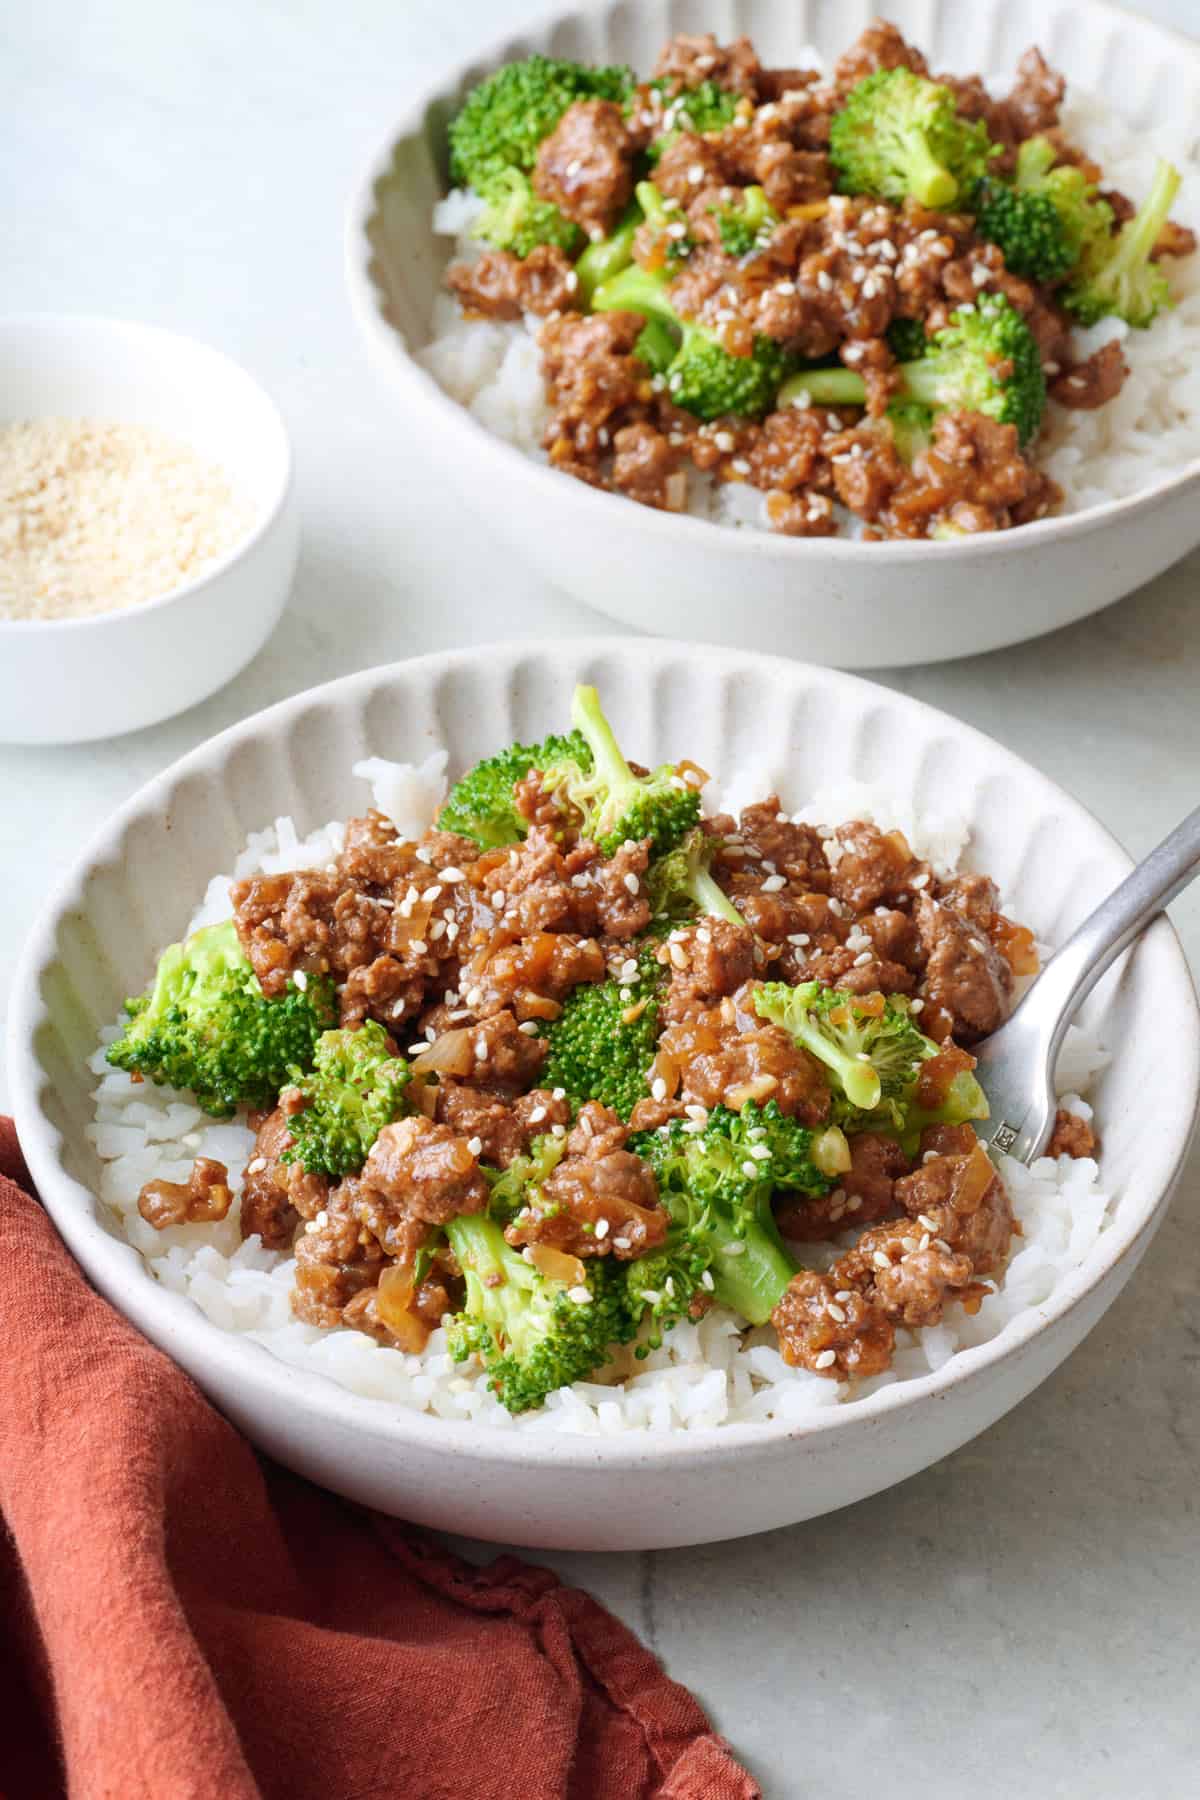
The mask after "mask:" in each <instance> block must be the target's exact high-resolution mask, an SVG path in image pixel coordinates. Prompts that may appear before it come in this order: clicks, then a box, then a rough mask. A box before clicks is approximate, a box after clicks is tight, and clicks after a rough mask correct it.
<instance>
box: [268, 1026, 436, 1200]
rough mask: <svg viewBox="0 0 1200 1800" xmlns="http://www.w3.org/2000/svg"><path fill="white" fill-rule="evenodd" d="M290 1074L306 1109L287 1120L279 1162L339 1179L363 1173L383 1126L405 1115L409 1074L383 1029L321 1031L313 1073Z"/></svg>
mask: <svg viewBox="0 0 1200 1800" xmlns="http://www.w3.org/2000/svg"><path fill="white" fill-rule="evenodd" d="M288 1074H289V1076H290V1078H291V1081H292V1084H293V1086H295V1087H296V1088H297V1089H298V1090H299V1092H300V1093H301V1094H302V1095H303V1097H304V1106H303V1108H302V1109H301V1110H299V1111H297V1112H295V1113H293V1114H292V1116H291V1117H290V1119H289V1121H288V1128H289V1130H290V1132H291V1136H292V1143H291V1147H290V1149H288V1150H285V1151H284V1153H283V1160H284V1162H298V1163H302V1164H303V1165H304V1167H305V1168H306V1169H307V1170H308V1172H309V1174H310V1175H332V1176H335V1177H336V1178H338V1179H340V1178H341V1177H342V1176H343V1175H353V1174H354V1172H355V1171H356V1170H357V1169H361V1168H362V1166H363V1164H364V1163H365V1162H366V1160H367V1155H368V1153H369V1151H370V1148H371V1145H372V1144H373V1143H374V1142H375V1139H376V1138H377V1137H378V1136H379V1133H380V1132H381V1131H382V1130H383V1128H384V1126H385V1125H390V1124H391V1122H392V1120H393V1119H398V1118H399V1117H400V1115H401V1114H402V1113H403V1112H404V1110H405V1090H406V1088H407V1087H408V1083H409V1079H410V1076H411V1071H410V1069H409V1066H408V1064H407V1063H406V1062H405V1060H404V1058H403V1057H402V1056H397V1055H396V1050H395V1046H394V1044H393V1043H392V1041H391V1039H390V1038H389V1037H388V1034H387V1032H386V1031H385V1030H384V1029H383V1026H382V1025H380V1024H377V1023H376V1021H375V1020H374V1019H367V1020H365V1021H364V1023H363V1024H362V1025H360V1026H359V1027H358V1029H357V1031H327V1032H325V1034H324V1036H323V1037H320V1038H318V1040H317V1046H316V1050H315V1051H314V1053H313V1061H312V1067H311V1069H310V1070H309V1071H307V1072H305V1070H303V1069H301V1068H298V1067H297V1068H293V1069H289V1071H288Z"/></svg>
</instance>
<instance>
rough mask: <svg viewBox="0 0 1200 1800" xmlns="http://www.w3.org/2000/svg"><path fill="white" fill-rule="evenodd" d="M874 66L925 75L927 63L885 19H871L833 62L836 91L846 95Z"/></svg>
mask: <svg viewBox="0 0 1200 1800" xmlns="http://www.w3.org/2000/svg"><path fill="white" fill-rule="evenodd" d="M876 69H912V70H913V71H914V73H915V74H917V75H928V73H929V64H928V63H927V62H926V61H925V58H924V57H923V56H922V55H921V52H920V51H919V50H918V49H916V47H915V46H914V45H912V44H910V43H908V42H907V41H906V39H905V38H904V37H903V36H902V35H901V33H900V32H899V31H898V30H897V29H896V27H895V26H894V25H892V24H891V23H890V22H889V21H888V20H887V19H873V20H872V21H871V23H870V24H869V25H868V26H867V28H866V30H865V31H864V32H863V33H862V34H861V36H860V37H858V38H857V39H856V40H855V42H854V43H853V44H851V46H850V48H849V50H847V51H845V52H844V53H843V54H842V55H841V56H839V57H838V59H837V61H836V63H835V64H834V65H833V79H834V84H835V86H836V87H837V89H838V92H839V93H840V94H842V95H845V94H848V93H849V92H850V90H851V89H852V88H856V87H857V86H858V84H859V82H860V81H863V80H865V78H866V77H867V76H868V75H873V74H874V73H875V71H876Z"/></svg>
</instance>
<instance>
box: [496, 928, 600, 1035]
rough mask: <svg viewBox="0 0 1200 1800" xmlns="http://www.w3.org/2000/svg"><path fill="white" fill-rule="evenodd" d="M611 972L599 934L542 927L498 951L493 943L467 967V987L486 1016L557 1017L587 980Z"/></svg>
mask: <svg viewBox="0 0 1200 1800" xmlns="http://www.w3.org/2000/svg"><path fill="white" fill-rule="evenodd" d="M606 973H607V970H606V967H605V962H604V952H603V950H602V949H601V947H600V945H599V944H598V943H597V942H596V940H595V939H594V938H576V937H573V936H571V934H570V933H569V932H565V931H539V932H535V933H534V934H533V935H532V936H531V937H522V938H517V939H516V940H515V941H513V942H511V943H506V944H502V945H501V946H500V947H499V948H498V949H497V948H492V947H491V945H490V944H489V945H487V946H485V947H484V949H483V950H481V951H480V952H479V953H478V955H477V956H475V957H473V958H472V959H471V961H470V962H468V963H466V964H465V965H464V967H463V973H462V986H463V989H464V992H465V993H466V995H467V996H468V1004H469V1005H470V1007H471V1010H472V1011H473V1012H474V1013H476V1014H477V1015H479V1016H480V1017H488V1016H490V1015H491V1014H493V1013H497V1012H501V1011H510V1012H511V1013H512V1014H513V1015H514V1017H515V1018H516V1019H517V1020H521V1021H523V1020H528V1019H546V1018H551V1019H553V1018H557V1016H558V1013H559V1010H560V1004H561V1002H562V1000H563V998H564V997H565V996H566V995H567V994H569V993H570V991H571V989H572V988H574V987H578V986H579V985H580V984H581V983H583V982H590V981H600V980H602V979H603V977H604V975H605V974H606Z"/></svg>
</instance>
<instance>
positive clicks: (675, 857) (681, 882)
mask: <svg viewBox="0 0 1200 1800" xmlns="http://www.w3.org/2000/svg"><path fill="white" fill-rule="evenodd" d="M719 848H720V841H719V839H717V838H713V837H709V836H708V834H707V833H706V832H705V831H703V830H701V828H700V826H698V825H695V826H693V827H692V829H691V831H689V832H688V834H687V836H686V837H685V838H684V840H683V842H682V843H681V844H677V845H676V847H675V849H674V850H672V851H671V852H670V853H669V854H668V855H667V856H660V857H659V858H658V860H657V862H653V863H651V865H650V868H649V870H648V871H647V874H646V892H647V897H648V898H649V901H650V906H651V909H652V911H653V913H654V916H655V918H662V919H668V920H675V919H687V918H691V917H693V916H694V915H695V914H696V913H705V914H708V915H709V916H710V917H712V918H717V919H727V920H728V921H729V923H730V924H731V925H741V924H743V923H744V920H743V919H742V915H741V913H740V912H739V911H738V909H737V907H736V906H735V905H734V904H733V901H732V900H731V899H730V898H729V895H728V894H727V893H726V892H725V891H724V889H723V888H721V887H719V886H718V884H717V882H716V881H715V880H714V879H713V876H712V873H711V870H712V860H713V857H714V856H715V855H716V853H717V851H718V849H719Z"/></svg>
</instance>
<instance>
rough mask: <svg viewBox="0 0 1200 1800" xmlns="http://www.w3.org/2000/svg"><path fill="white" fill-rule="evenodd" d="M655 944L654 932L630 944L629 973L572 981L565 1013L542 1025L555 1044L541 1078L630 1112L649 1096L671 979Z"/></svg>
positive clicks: (574, 1099)
mask: <svg viewBox="0 0 1200 1800" xmlns="http://www.w3.org/2000/svg"><path fill="white" fill-rule="evenodd" d="M655 949H656V941H655V940H654V939H652V938H643V939H641V940H640V941H639V942H638V943H636V944H632V945H630V946H629V950H628V956H627V961H626V965H625V971H627V975H626V972H625V971H623V972H622V975H621V977H620V978H619V979H617V980H608V981H598V982H592V983H589V984H587V985H586V986H581V987H576V988H572V990H571V992H570V993H569V994H568V995H567V997H566V999H565V1000H564V1001H563V1004H562V1011H561V1012H560V1013H559V1015H558V1017H557V1019H553V1020H551V1021H550V1022H549V1023H548V1024H545V1025H543V1026H541V1028H540V1032H539V1035H540V1036H541V1037H542V1038H543V1039H544V1040H545V1042H546V1043H547V1044H548V1046H549V1050H548V1053H547V1057H546V1061H545V1062H544V1063H543V1065H542V1069H541V1073H540V1075H539V1078H538V1079H539V1080H540V1081H541V1083H542V1085H543V1087H548V1088H562V1089H564V1091H565V1092H566V1096H567V1099H568V1100H569V1101H570V1102H571V1105H572V1106H573V1107H579V1106H582V1105H583V1104H584V1102H585V1101H586V1100H599V1101H600V1102H601V1104H602V1105H604V1106H611V1108H612V1109H613V1111H614V1112H615V1113H617V1114H618V1115H619V1116H620V1117H621V1118H622V1119H627V1118H628V1117H629V1115H630V1113H631V1112H632V1111H633V1109H634V1107H635V1106H636V1105H637V1103H638V1101H639V1100H644V1099H645V1098H646V1094H647V1087H646V1072H647V1070H648V1069H649V1067H650V1065H651V1063H652V1062H653V1061H654V1053H655V1050H656V1049H657V1046H658V1011H659V994H660V991H661V988H662V984H663V981H664V979H665V973H664V970H663V967H662V965H661V964H660V963H659V961H658V959H657V957H656V956H655Z"/></svg>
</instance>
